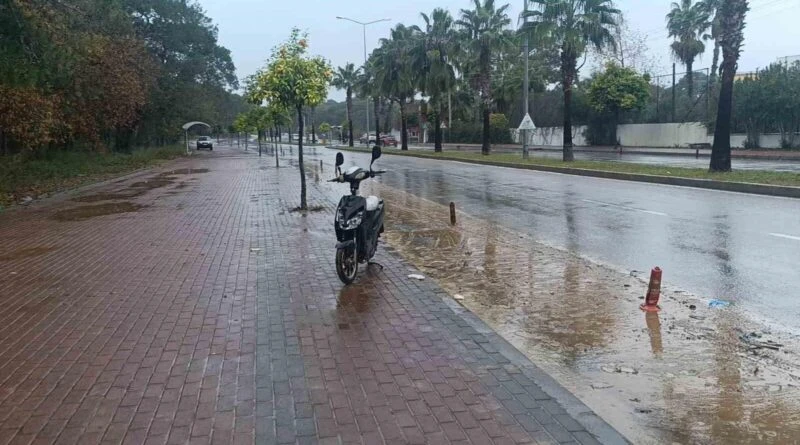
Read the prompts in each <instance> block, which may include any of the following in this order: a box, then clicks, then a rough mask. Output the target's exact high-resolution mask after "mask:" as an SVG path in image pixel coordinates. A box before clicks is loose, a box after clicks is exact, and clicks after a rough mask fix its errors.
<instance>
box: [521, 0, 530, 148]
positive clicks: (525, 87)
mask: <svg viewBox="0 0 800 445" xmlns="http://www.w3.org/2000/svg"><path fill="white" fill-rule="evenodd" d="M524 1H525V11H526V12H527V11H528V0H524ZM528 39H529V37H528V34H527V33H526V34H525V46H524V47H523V48H524V49H523V51H524V52H525V77H524V81H523V82H522V89H523V90H524V91H523V94H522V96H523V97H524V98H525V116H528V90H529V89H530V88H529V87H528V83H529V82H530V80H529V79H528V75H529V70H528V55H529V54H530V49H529V47H528V45H529V42H528ZM522 158H523V159H528V130H522Z"/></svg>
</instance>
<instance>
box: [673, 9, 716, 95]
mask: <svg viewBox="0 0 800 445" xmlns="http://www.w3.org/2000/svg"><path fill="white" fill-rule="evenodd" d="M709 26H710V23H709V22H708V11H707V9H706V6H705V4H704V3H702V2H698V3H695V4H692V0H681V2H680V4H679V3H672V10H671V11H670V12H669V14H667V31H669V36H670V37H673V38H674V39H675V40H674V41H673V42H672V45H670V48H672V54H674V55H675V57H676V58H677V59H678V60H680V62H681V63H682V64H684V65H685V66H686V81H687V82H688V92H689V97H694V82H693V75H692V65H694V59H696V58H697V56H699V55H700V54H703V52H704V51H705V50H706V45H705V44H704V43H703V40H702V39H703V37H704V36H705V32H706V30H708V27H709Z"/></svg>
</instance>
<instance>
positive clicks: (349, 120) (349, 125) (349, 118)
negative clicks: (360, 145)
mask: <svg viewBox="0 0 800 445" xmlns="http://www.w3.org/2000/svg"><path fill="white" fill-rule="evenodd" d="M347 133H348V134H349V136H348V137H349V138H350V141H349V143H348V144H347V145H349V146H350V147H353V89H352V88H350V87H347Z"/></svg>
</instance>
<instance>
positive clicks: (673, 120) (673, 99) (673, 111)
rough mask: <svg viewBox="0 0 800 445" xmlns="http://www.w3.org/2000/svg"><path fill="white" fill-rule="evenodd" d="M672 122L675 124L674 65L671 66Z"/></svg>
mask: <svg viewBox="0 0 800 445" xmlns="http://www.w3.org/2000/svg"><path fill="white" fill-rule="evenodd" d="M672 122H675V64H674V63H673V64H672Z"/></svg>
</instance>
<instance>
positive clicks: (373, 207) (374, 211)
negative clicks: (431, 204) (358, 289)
mask: <svg viewBox="0 0 800 445" xmlns="http://www.w3.org/2000/svg"><path fill="white" fill-rule="evenodd" d="M379 157H381V149H380V147H377V146H376V147H374V148H373V149H372V161H371V162H370V163H369V171H367V170H364V169H363V168H360V167H355V166H354V167H350V168H348V169H347V170H346V171H344V172H342V169H341V166H342V164H344V156H343V155H342V153H336V178H335V179H331V180H330V181H328V182H346V183H348V184H350V195H345V196H342V199H341V200H340V201H339V206H338V207H336V217H335V220H334V223H333V224H334V227H335V228H336V239H337V240H338V241H339V242H338V243H337V244H336V273H337V274H338V275H339V279H340V280H342V282H343V283H344V284H350V283H352V282H353V280H354V279H355V278H356V273H357V272H358V264H359V263H368V262H369V260H371V259H372V257H373V256H375V251H376V250H377V249H378V238H379V237H380V234H381V233H383V215H384V209H383V200H381V199H378V198H377V197H375V196H368V197H367V198H364V197H362V196H358V187H359V185H360V184H361V181H363V180H365V179H369V178H374V177H376V176H378V175H380V174H383V173H386V172H384V171H374V170H372V164H373V163H374V162H375V160H376V159H378V158H379Z"/></svg>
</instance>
